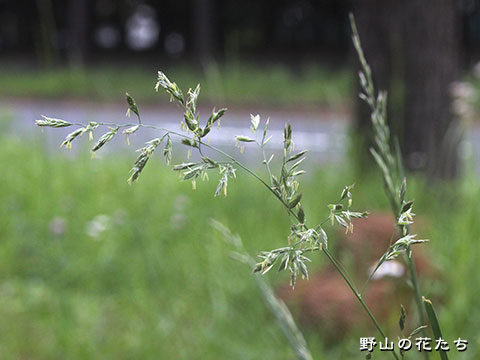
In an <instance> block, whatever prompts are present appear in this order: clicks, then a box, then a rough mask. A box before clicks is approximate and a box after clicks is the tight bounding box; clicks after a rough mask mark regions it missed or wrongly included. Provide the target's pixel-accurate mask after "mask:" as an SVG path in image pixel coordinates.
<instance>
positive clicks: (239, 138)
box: [235, 135, 255, 142]
mask: <svg viewBox="0 0 480 360" xmlns="http://www.w3.org/2000/svg"><path fill="white" fill-rule="evenodd" d="M235 139H236V140H237V141H240V142H255V140H253V139H251V138H249V137H248V136H242V135H237V136H235Z"/></svg>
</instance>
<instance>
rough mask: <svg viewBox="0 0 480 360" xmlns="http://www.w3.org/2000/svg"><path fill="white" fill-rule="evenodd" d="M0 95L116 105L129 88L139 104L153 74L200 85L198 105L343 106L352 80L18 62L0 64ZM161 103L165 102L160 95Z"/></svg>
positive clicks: (313, 68)
mask: <svg viewBox="0 0 480 360" xmlns="http://www.w3.org/2000/svg"><path fill="white" fill-rule="evenodd" d="M0 65H1V66H0V83H1V84H2V86H1V87H0V96H3V97H23V98H44V99H56V100H58V99H61V98H63V99H71V98H76V99H83V100H90V101H118V100H119V99H123V97H124V95H125V90H128V91H129V93H131V94H132V95H133V96H134V97H135V99H136V100H137V101H138V102H139V103H148V102H153V101H155V102H156V103H158V101H159V96H158V94H157V93H155V91H153V87H154V85H155V81H156V75H157V70H162V71H163V72H165V73H166V74H168V76H169V77H171V78H172V79H175V81H176V82H177V83H178V85H179V86H180V87H181V88H185V89H188V87H192V86H194V84H199V83H201V84H202V101H207V102H208V101H209V102H212V103H215V104H217V105H218V103H219V102H220V103H225V104H228V105H229V106H242V105H250V104H256V105H258V104H261V105H264V106H283V107H291V106H299V105H301V106H310V107H318V106H329V107H338V106H344V105H348V104H346V103H345V99H348V98H349V94H351V89H352V88H353V80H354V77H353V76H352V74H351V71H350V70H349V69H348V68H345V67H341V68H340V69H332V68H329V67H328V66H325V65H318V64H302V65H297V67H298V68H297V69H296V70H295V69H292V68H291V67H287V66H285V65H282V64H275V63H273V64H264V65H258V64H250V63H248V62H227V63H225V64H221V65H220V64H216V63H214V62H212V63H211V65H209V66H208V67H204V68H195V67H192V66H191V65H188V64H184V65H182V64H164V65H159V64H157V63H155V64H144V66H138V65H137V66H131V65H128V66H127V65H111V64H108V65H102V64H98V65H92V66H90V67H88V68H82V67H63V68H54V69H51V70H49V69H37V68H32V67H28V66H21V65H18V64H10V63H1V64H0ZM164 99H165V101H167V100H168V98H167V97H164Z"/></svg>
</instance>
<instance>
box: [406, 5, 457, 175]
mask: <svg viewBox="0 0 480 360" xmlns="http://www.w3.org/2000/svg"><path fill="white" fill-rule="evenodd" d="M455 5H456V1H455V0H422V1H415V0H408V1H405V13H406V15H407V16H406V19H405V20H406V21H405V26H404V28H405V88H406V90H407V91H406V93H405V127H404V141H403V143H404V153H405V162H406V165H407V166H408V168H409V169H412V170H416V169H426V170H427V171H428V173H429V174H431V175H435V176H437V177H440V178H450V177H454V176H455V175H456V174H457V167H458V165H457V164H458V161H457V152H458V141H455V138H454V135H455V133H456V131H455V126H456V124H455V121H454V117H453V114H452V111H451V101H450V98H451V95H450V88H451V84H452V82H453V81H454V80H455V78H456V76H457V66H458V59H457V58H458V53H459V48H458V43H457V41H458V39H459V36H458V34H457V26H456V7H455Z"/></svg>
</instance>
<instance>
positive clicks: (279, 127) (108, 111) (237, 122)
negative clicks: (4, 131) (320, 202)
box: [0, 100, 480, 169]
mask: <svg viewBox="0 0 480 360" xmlns="http://www.w3.org/2000/svg"><path fill="white" fill-rule="evenodd" d="M125 110H126V108H125V106H124V105H123V104H106V105H105V104H98V103H85V102H77V101H75V102H73V101H36V100H35V101H19V100H14V101H8V102H0V119H2V118H3V119H6V120H7V123H8V124H10V126H9V127H10V131H13V133H16V134H24V135H28V136H38V135H40V134H41V135H42V136H43V137H44V138H45V140H46V143H47V144H48V147H49V148H51V149H58V146H59V144H60V143H61V142H62V141H63V139H64V137H65V135H66V134H68V133H69V132H70V131H71V129H70V128H65V129H45V130H44V132H43V134H42V132H41V130H40V129H39V128H38V127H37V126H35V125H34V120H35V119H39V118H40V115H42V114H43V115H47V116H51V117H57V118H61V119H64V120H67V121H72V122H77V123H87V122H88V121H97V122H115V123H129V122H135V119H134V118H131V119H129V118H127V117H125ZM210 110H211V109H208V108H201V109H200V114H201V120H203V121H205V120H206V119H207V118H208V115H209V113H210ZM140 111H141V115H142V121H143V123H145V124H150V125H157V126H162V127H165V128H167V129H170V130H176V131H178V130H180V126H179V123H180V121H181V119H182V111H181V109H179V108H178V107H176V106H175V105H174V104H168V103H167V104H160V105H158V106H148V107H143V108H142V107H141V108H140ZM250 112H253V113H254V114H257V113H258V114H260V116H261V119H262V122H261V125H260V127H262V126H263V124H264V121H265V120H266V119H267V118H270V126H269V133H270V135H273V138H272V140H271V141H270V143H269V150H270V151H271V152H278V151H280V150H281V149H282V146H283V145H282V137H283V126H284V124H285V123H287V122H290V123H291V124H292V127H293V139H294V142H295V143H296V144H297V149H298V150H302V149H309V151H310V156H309V157H308V160H309V161H308V162H309V163H311V164H318V163H333V164H336V163H337V164H338V163H339V162H341V161H342V160H343V159H345V157H346V154H347V147H348V137H347V132H348V131H349V129H350V126H349V125H350V119H349V114H348V113H346V112H340V111H339V112H328V111H297V112H294V111H291V110H276V109H251V110H250V109H249V110H246V109H230V110H229V111H228V112H227V113H226V115H225V116H224V118H222V123H221V129H217V128H213V129H212V131H211V132H210V134H209V136H208V140H209V141H210V143H211V144H212V145H216V146H218V147H221V148H224V149H228V150H229V151H238V150H237V149H233V147H234V144H235V141H234V136H235V135H247V136H252V134H251V131H250V129H249V126H250V119H249V116H250ZM101 133H102V130H100V131H98V130H97V134H96V135H97V136H100V135H101ZM157 136H159V133H158V131H155V130H141V131H138V132H137V133H136V134H134V135H132V136H131V138H130V141H131V143H132V145H131V146H133V147H134V148H138V147H141V146H142V145H143V144H144V143H145V142H146V141H148V140H149V139H152V138H154V137H157ZM258 136H261V134H258ZM468 137H469V138H468V139H467V141H466V142H465V146H463V153H465V154H467V155H468V154H474V155H475V156H476V159H480V156H478V155H480V129H479V128H475V129H474V131H471V132H469V135H468ZM122 138H123V135H122V136H119V137H118V138H117V139H116V141H115V142H113V144H115V145H114V147H113V148H115V149H117V148H118V147H123V148H127V146H126V145H125V141H124V140H123V139H122ZM119 139H122V140H120V141H119ZM76 142H78V143H86V140H85V139H79V140H76ZM75 145H77V146H76V147H77V148H78V147H81V146H80V145H79V144H74V147H75ZM249 146H253V145H251V144H248V145H247V146H246V149H245V154H244V156H245V159H246V161H257V160H258V159H257V158H256V156H258V155H257V153H258V152H257V151H249ZM102 150H103V149H102ZM56 151H58V150H56ZM109 151H112V147H111V146H110V150H108V149H107V150H106V151H105V153H108V152H109ZM479 168H480V166H479V164H478V162H477V169H479Z"/></svg>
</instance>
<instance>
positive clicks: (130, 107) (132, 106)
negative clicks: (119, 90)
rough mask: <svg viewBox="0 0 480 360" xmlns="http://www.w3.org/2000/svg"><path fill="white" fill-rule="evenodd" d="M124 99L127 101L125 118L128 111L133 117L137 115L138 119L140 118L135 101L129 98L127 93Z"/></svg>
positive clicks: (128, 114)
mask: <svg viewBox="0 0 480 360" xmlns="http://www.w3.org/2000/svg"><path fill="white" fill-rule="evenodd" d="M125 99H126V100H127V104H128V110H127V116H130V111H132V112H133V113H134V114H135V115H137V117H138V118H140V112H139V111H138V106H137V103H136V102H135V99H134V98H133V97H131V96H130V94H129V93H125Z"/></svg>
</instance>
